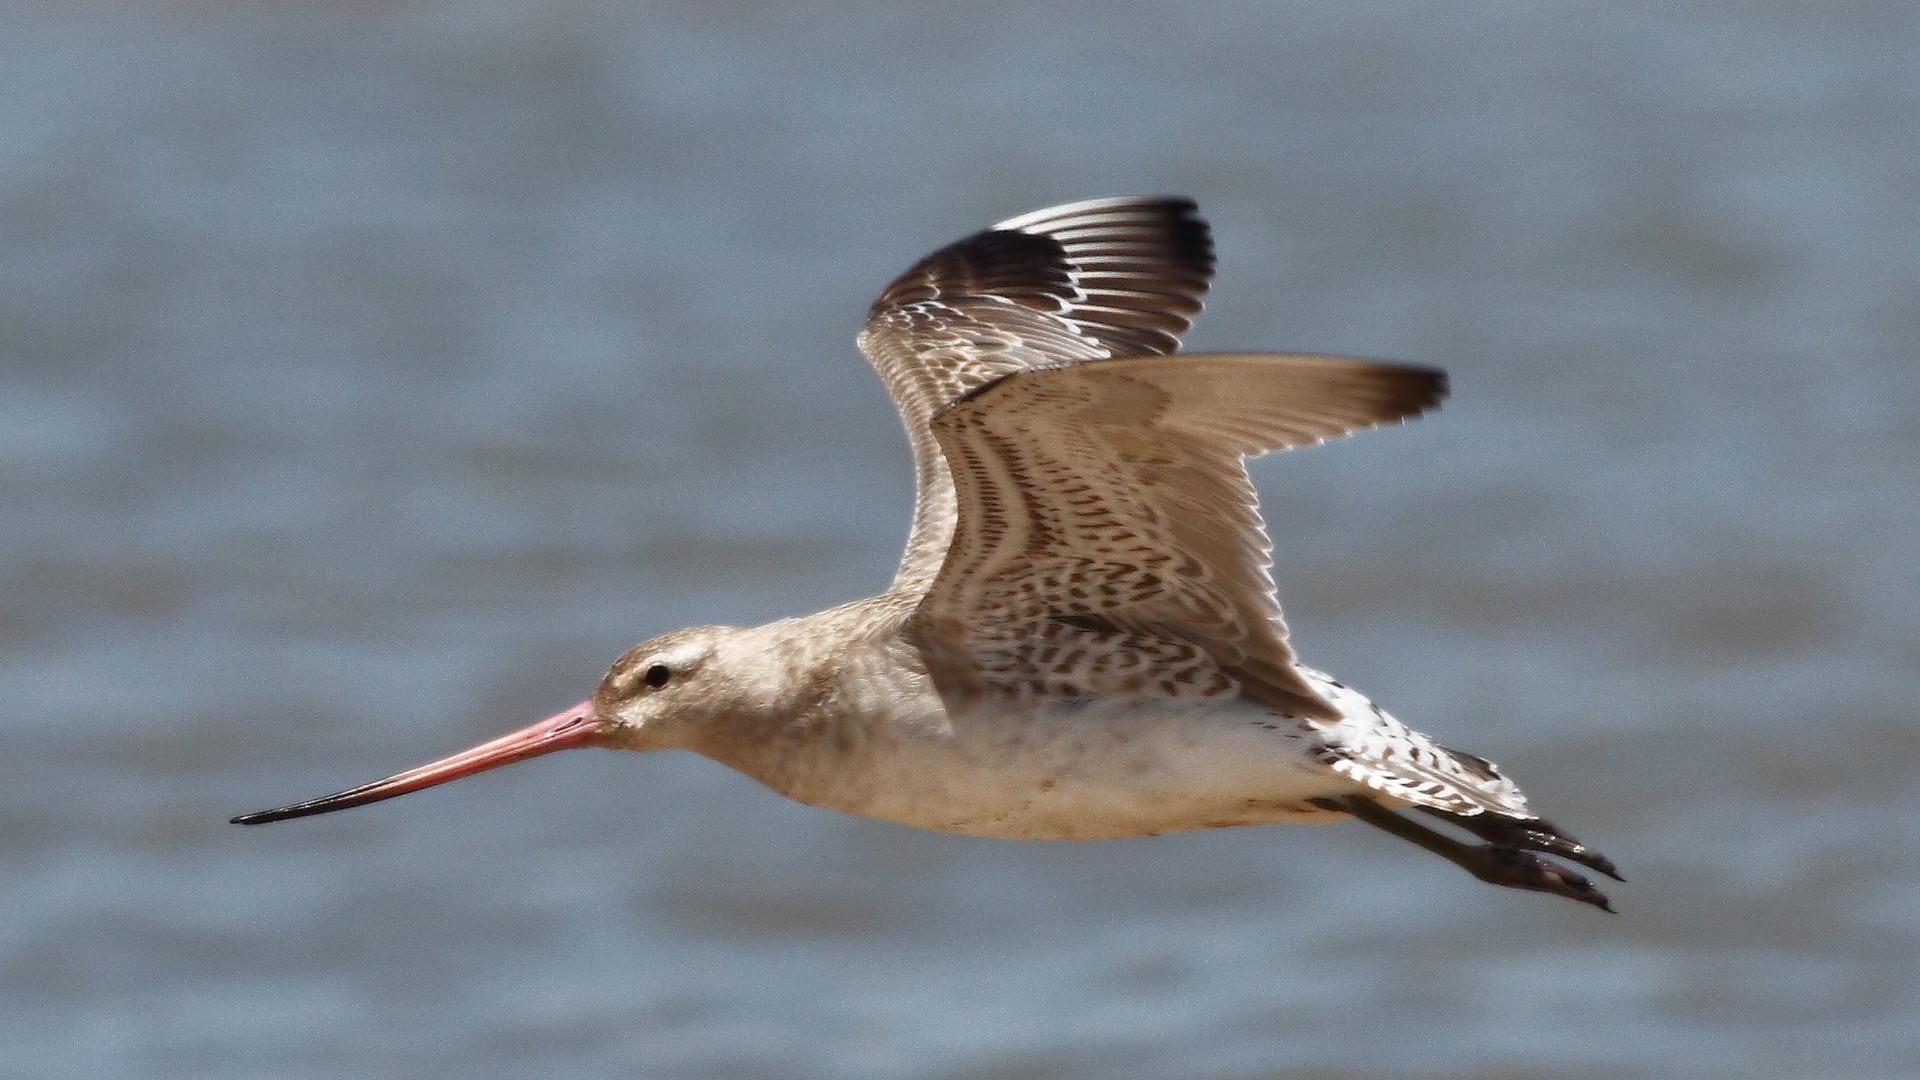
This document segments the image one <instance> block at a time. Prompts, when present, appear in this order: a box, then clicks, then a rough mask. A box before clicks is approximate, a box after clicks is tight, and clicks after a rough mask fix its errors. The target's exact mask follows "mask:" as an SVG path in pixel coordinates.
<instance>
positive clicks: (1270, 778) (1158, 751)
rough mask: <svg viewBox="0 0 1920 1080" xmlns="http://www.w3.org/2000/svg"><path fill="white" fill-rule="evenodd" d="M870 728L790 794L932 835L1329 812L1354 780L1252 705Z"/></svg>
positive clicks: (1088, 708) (1003, 716)
mask: <svg viewBox="0 0 1920 1080" xmlns="http://www.w3.org/2000/svg"><path fill="white" fill-rule="evenodd" d="M868 730H869V731H870V732H871V734H870V736H869V739H868V740H863V741H864V742H866V745H864V746H862V747H861V752H860V753H859V754H858V755H856V756H857V757H859V758H860V759H862V760H861V765H862V771H863V772H864V774H865V775H864V776H862V777H861V778H860V780H859V782H851V783H847V784H825V785H808V786H809V787H811V788H812V790H790V791H788V792H787V793H788V794H790V795H792V796H793V797H795V798H798V799H800V800H801V801H803V802H808V803H812V804H814V805H818V806H824V807H828V808H831V809H836V810H842V811H845V812H848V813H854V814H860V815H862V816H866V817H874V818H881V819H884V820H888V821H896V822H901V823H903V824H908V825H916V826H919V827H921V828H926V829H934V830H938V831H940V832H951V833H963V834H967V835H971V836H992V837H1003V838H1011V839H1036V840H1039V839H1053V840H1091V839H1100V838H1113V837H1126V836H1151V835H1155V834H1158V833H1167V832H1180V831H1184V830H1189V829H1207V828H1222V827H1226V826H1232V825H1256V824H1269V823H1276V822H1283V821H1302V820H1306V819H1308V818H1314V817H1325V818H1329V819H1331V817H1332V816H1333V815H1329V814H1328V813H1327V812H1326V811H1322V810H1319V809H1317V808H1315V807H1312V806H1309V805H1306V803H1305V800H1307V799H1310V798H1314V797H1318V796H1324V795H1328V794H1334V793H1339V792H1342V791H1345V790H1350V786H1349V785H1348V783H1347V782H1345V781H1344V780H1343V778H1341V777H1338V776H1336V775H1334V774H1332V773H1331V772H1330V771H1329V770H1328V769H1327V768H1326V767H1325V766H1324V765H1323V764H1321V763H1320V762H1319V761H1317V760H1316V759H1315V758H1314V757H1313V755H1312V753H1311V740H1312V738H1313V736H1312V735H1311V733H1309V732H1308V731H1307V730H1306V729H1305V728H1304V727H1303V726H1302V725H1300V724H1299V723H1298V722H1297V721H1294V720H1291V719H1289V718H1287V717H1285V716H1281V715H1279V714H1276V713H1274V712H1272V711H1270V710H1267V709H1265V708H1262V707H1260V706H1258V705H1254V704H1252V703H1249V702H1232V703H1207V704H1204V705H1202V704H1197V703H1196V704H1175V703H1169V702H1154V703H1149V704H1120V703H1102V702H1093V703H1086V704H1079V705H1068V706H1050V707H1047V708H1045V709H1042V710H1040V711H1038V712H1026V711H1021V712H1014V711H1006V710H1004V709H994V708H989V709H977V710H974V711H972V712H969V713H966V714H962V715H957V716H956V715H952V714H949V713H947V712H946V711H945V710H944V709H943V708H939V707H937V705H936V706H935V707H934V708H930V709H927V710H925V711H920V712H917V714H914V713H910V714H909V715H906V716H896V717H895V718H894V719H893V720H892V722H891V723H888V724H886V725H884V727H881V728H880V729H879V730H878V731H874V729H871V728H870V729H868Z"/></svg>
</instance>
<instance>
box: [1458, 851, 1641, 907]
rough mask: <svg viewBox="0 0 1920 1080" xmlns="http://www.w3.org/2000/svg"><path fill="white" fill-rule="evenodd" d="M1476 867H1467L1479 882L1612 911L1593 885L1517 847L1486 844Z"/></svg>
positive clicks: (1605, 897) (1603, 894) (1609, 903)
mask: <svg viewBox="0 0 1920 1080" xmlns="http://www.w3.org/2000/svg"><path fill="white" fill-rule="evenodd" d="M1480 852H1481V856H1480V858H1479V859H1478V860H1476V865H1475V866H1473V867H1469V869H1471V870H1473V872H1474V875H1475V876H1476V877H1478V878H1479V879H1480V880H1482V881H1485V882H1489V883H1491V884H1494V885H1504V886H1506V887H1508V888H1512V889H1527V890H1530V891H1532V892H1543V893H1552V894H1553V895H1554V896H1564V897H1566V898H1567V899H1569V900H1578V901H1579V902H1581V903H1583V904H1592V905H1593V906H1594V907H1597V908H1599V909H1600V910H1601V911H1606V912H1612V911H1613V904H1612V902H1611V901H1609V900H1608V899H1607V896H1606V894H1605V893H1603V892H1601V891H1600V890H1599V889H1596V888H1594V887H1593V882H1591V881H1588V880H1587V879H1586V878H1584V877H1582V876H1580V875H1579V874H1576V873H1574V872H1573V871H1572V870H1569V869H1567V868H1566V867H1564V866H1561V865H1559V864H1558V863H1552V862H1548V861H1547V860H1545V859H1542V858H1541V857H1539V856H1538V855H1535V854H1532V853H1531V852H1526V851H1521V850H1519V849H1518V848H1511V847H1502V846H1499V845H1489V846H1487V847H1483V848H1481V849H1480Z"/></svg>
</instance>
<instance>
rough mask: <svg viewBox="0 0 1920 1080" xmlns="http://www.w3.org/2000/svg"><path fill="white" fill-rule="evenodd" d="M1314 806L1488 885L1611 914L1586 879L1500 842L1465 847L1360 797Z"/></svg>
mask: <svg viewBox="0 0 1920 1080" xmlns="http://www.w3.org/2000/svg"><path fill="white" fill-rule="evenodd" d="M1314 805H1316V806H1319V807H1321V808H1322V809H1326V810H1338V811H1341V812H1343V813H1347V814H1352V815H1353V816H1354V817H1356V818H1359V819H1360V820H1361V821H1364V822H1366V823H1367V824H1369V825H1372V826H1374V827H1375V828H1377V829H1380V830H1382V831H1385V832H1390V833H1392V834H1393V835H1395V836H1397V837H1399V838H1400V839H1402V840H1406V841H1409V842H1411V843H1415V844H1418V845H1420V846H1421V847H1423V848H1426V849H1427V850H1428V851H1431V852H1433V853H1434V854H1435V855H1438V856H1440V857H1441V858H1443V859H1445V860H1447V861H1448V862H1450V863H1453V864H1454V865H1455V866H1458V867H1460V868H1461V869H1463V870H1465V871H1466V872H1467V873H1469V874H1472V875H1473V876H1474V877H1477V878H1479V879H1480V880H1481V881H1484V882H1487V883H1488V884H1491V885H1502V886H1505V887H1507V888H1509V889H1527V890H1530V891H1532V892H1543V893H1552V894H1553V895H1555V896H1564V897H1566V898H1567V899H1569V900H1578V901H1580V902H1581V903H1583V904H1592V905H1593V906H1594V907H1597V908H1599V909H1600V910H1602V911H1609V912H1610V911H1612V910H1613V904H1612V903H1611V902H1609V901H1608V900H1607V898H1606V895H1605V894H1603V893H1602V892H1601V891H1600V890H1598V889H1596V888H1594V887H1593V883H1592V882H1590V881H1588V880H1587V879H1586V878H1584V877H1581V876H1580V875H1579V874H1576V873H1574V872H1573V871H1572V870H1569V869H1567V868H1566V867H1564V866H1561V865H1559V864H1558V863H1552V862H1548V861H1547V860H1545V859H1542V858H1540V857H1539V856H1538V855H1534V854H1532V853H1530V852H1527V851H1523V850H1521V849H1520V848H1518V847H1514V846H1511V845H1508V844H1499V843H1494V844H1469V843H1466V842H1464V841H1460V840H1455V839H1454V838H1452V837H1450V836H1446V835H1444V834H1442V833H1438V832H1435V831H1434V830H1432V829H1429V828H1427V827H1426V826H1424V825H1419V824H1415V823H1414V822H1413V821H1410V820H1408V819H1407V818H1403V817H1401V816H1400V815H1399V814H1396V813H1394V812H1393V811H1391V810H1389V809H1387V808H1386V807H1384V806H1381V805H1380V804H1379V803H1376V802H1374V801H1373V800H1372V799H1369V798H1366V797H1364V796H1360V795H1349V796H1346V797H1344V798H1338V799H1315V800H1314Z"/></svg>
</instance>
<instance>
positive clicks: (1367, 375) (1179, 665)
mask: <svg viewBox="0 0 1920 1080" xmlns="http://www.w3.org/2000/svg"><path fill="white" fill-rule="evenodd" d="M1445 392H1446V384H1445V376H1444V375H1443V374H1442V373H1441V372H1439V371H1435V370H1432V369H1428V368H1420V367H1410V366H1401V365H1395V364H1386V363H1380V362H1377V361H1371V360H1356V359H1346V358H1336V357H1312V356H1288V355H1205V354H1196V355H1185V356H1177V357H1167V356H1145V357H1135V358H1130V359H1115V360H1097V361H1091V362H1083V363H1078V364H1065V365H1060V366H1055V367H1052V368H1043V369H1030V370H1025V371H1019V372H1015V373H1012V374H1009V375H1005V376H1002V377H1001V378H1000V379H999V380H997V381H995V382H992V383H990V384H987V385H985V386H982V387H980V388H978V389H976V390H974V391H972V392H970V393H968V394H966V395H964V396H963V397H962V398H960V399H959V400H958V401H956V402H955V403H954V404H953V405H951V406H950V407H948V408H947V409H945V410H943V411H942V412H940V413H939V414H938V415H937V416H936V418H935V419H934V420H933V422H932V425H931V430H932V432H933V435H934V437H935V439H936V440H937V441H938V443H939V446H940V449H941V450H942V451H944V453H945V456H946V460H947V462H948V464H949V465H950V466H951V472H952V475H953V480H954V483H955V486H956V493H957V505H958V528H957V529H956V531H955V535H954V540H953V543H952V547H951V550H950V551H949V553H948V555H947V558H946V560H945V563H944V564H943V565H942V566H941V568H940V572H939V575H938V577H937V578H936V580H935V581H934V583H933V586H932V588H931V589H930V590H929V591H928V593H927V595H926V597H925V598H924V599H923V600H922V602H921V604H920V607H919V608H918V609H917V611H916V612H915V614H914V617H913V623H912V627H911V630H912V632H913V633H914V634H915V636H916V639H917V641H918V642H919V644H920V645H921V647H922V649H923V650H924V651H925V652H926V654H927V655H928V656H929V658H930V660H931V661H932V665H933V677H934V679H935V682H936V683H937V684H938V685H939V686H940V689H941V691H942V693H943V694H946V695H948V696H950V697H959V698H962V699H968V698H979V697H993V698H1003V699H1012V700H1027V701H1032V700H1038V699H1042V698H1046V699H1061V698H1094V697H1098V698H1108V699H1120V700H1127V699H1133V700H1140V699H1147V698H1175V699H1178V698H1227V697H1232V696H1245V697H1248V698H1251V699H1253V700H1257V701H1260V702H1262V703H1264V704H1268V705H1270V706H1273V707H1275V708H1278V709H1282V710H1284V711H1286V712H1288V713H1291V714H1293V715H1295V716H1299V717H1302V718H1306V719H1323V720H1333V719H1337V718H1338V717H1339V715H1340V714H1339V712H1338V710H1336V709H1335V708H1334V707H1333V705H1332V704H1330V703H1329V702H1328V701H1327V699H1326V698H1325V697H1324V696H1323V695H1322V694H1321V693H1320V692H1319V690H1318V689H1317V688H1315V687H1314V686H1313V685H1312V684H1311V683H1309V682H1308V681H1307V680H1306V679H1305V678H1304V677H1303V676H1301V675H1300V673H1299V672H1298V670H1297V669H1296V667H1295V665H1294V657H1293V651H1292V649H1291V648H1290V647H1289V646H1288V644H1287V639H1286V627H1285V624H1284V623H1283V622H1282V621H1281V617H1280V607H1279V603H1278V601H1277V599H1276V598H1275V595H1274V587H1273V581H1272V578H1271V577H1270V576H1269V574H1268V567H1269V564H1270V560H1269V551H1270V548H1269V546H1268V542H1267V538H1266V533H1265V531H1264V530H1263V528H1262V525H1261V521H1260V515H1259V510H1258V506H1257V503H1256V499H1255V495H1254V490H1253V487H1252V485H1251V483H1250V482H1249V481H1248V479H1247V473H1246V468H1245V466H1244V464H1243V462H1242V458H1243V457H1244V456H1247V455H1254V454H1260V453H1264V452H1267V451H1271V450H1282V449H1286V448H1288V447H1293V446H1305V445H1312V444H1315V443H1318V442H1320V441H1322V440H1325V439H1329V438H1334V437H1336V436H1340V435H1345V434H1348V433H1350V432H1353V431H1356V430H1359V429H1361V428H1365V427H1369V426H1372V425H1374V424H1379V423H1383V422H1388V421H1394V420H1403V419H1406V418H1408V417H1411V416H1414V415H1416V414H1418V413H1420V412H1422V411H1424V410H1426V409H1428V408H1431V407H1432V406H1433V405H1434V404H1436V403H1437V402H1438V401H1439V400H1440V399H1441V397H1443V396H1444V395H1445Z"/></svg>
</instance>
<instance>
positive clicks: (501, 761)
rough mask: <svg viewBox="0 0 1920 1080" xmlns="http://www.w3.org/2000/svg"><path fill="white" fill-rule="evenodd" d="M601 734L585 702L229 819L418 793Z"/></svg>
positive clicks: (282, 815) (252, 821) (280, 816)
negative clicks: (454, 749) (469, 744)
mask: <svg viewBox="0 0 1920 1080" xmlns="http://www.w3.org/2000/svg"><path fill="white" fill-rule="evenodd" d="M600 734H601V723H600V720H599V719H598V718H597V717H596V716H594V713H593V702H591V701H583V702H581V703H580V704H578V705H575V706H574V707H573V708H571V709H568V710H566V711H565V712H561V713H556V714H554V715H552V716H549V717H547V718H546V719H545V720H542V721H540V722H539V723H537V724H534V725H532V726H530V727H524V728H521V729H520V730H519V731H516V732H514V733H513V734H511V735H502V736H500V737H499V738H497V739H494V740H493V741H491V742H484V743H481V744H480V745H479V746H476V747H474V748H473V749H471V750H463V751H461V752H460V753H458V754H454V755H453V756H452V757H444V758H441V759H440V760H439V761H432V762H428V763H427V764H425V765H421V766H419V767H418V768H413V769H408V770H407V771H406V772H403V773H395V774H394V775H392V776H389V777H387V778H386V779H385V780H375V781H374V782H373V783H371V784H361V785H360V786H359V787H357V788H348V789H347V790H346V791H342V792H340V793H339V794H336V795H328V796H326V797H325V798H321V799H312V800H309V801H307V802H303V803H294V804H293V805H292V806H283V807H281V808H280V809H278V810H261V811H259V812H258V813H253V814H241V815H240V816H239V817H237V818H234V819H233V824H235V825H265V824H266V823H267V822H269V821H285V820H287V819H288V818H297V817H306V816H308V815H310V814H327V813H332V812H333V811H335V810H350V809H352V808H353V807H356V806H365V805H367V804H368V803H376V802H379V801H380V800H382V799H391V798H393V797H395V796H397V795H405V794H408V793H409V792H414V791H419V790H420V789H421V788H430V787H432V786H434V785H435V784H444V783H446V782H447V781H449V780H458V779H460V778H461V777H463V776H472V775H473V774H474V773H477V772H485V771H486V770H488V769H497V768H499V767H500V766H502V765H511V764H513V763H514V762H516V761H523V760H525V759H527V758H530V757H539V756H540V755H542V754H551V753H553V752H554V751H556V750H573V749H576V748H578V747H584V746H594V745H597V744H598V743H599V741H600Z"/></svg>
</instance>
